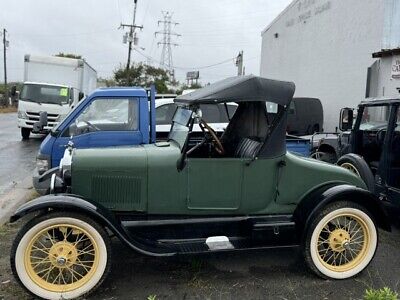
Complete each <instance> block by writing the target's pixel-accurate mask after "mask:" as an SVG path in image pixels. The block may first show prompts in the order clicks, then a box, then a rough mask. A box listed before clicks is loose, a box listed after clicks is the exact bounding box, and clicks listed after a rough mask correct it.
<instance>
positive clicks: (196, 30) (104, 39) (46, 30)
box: [0, 0, 291, 83]
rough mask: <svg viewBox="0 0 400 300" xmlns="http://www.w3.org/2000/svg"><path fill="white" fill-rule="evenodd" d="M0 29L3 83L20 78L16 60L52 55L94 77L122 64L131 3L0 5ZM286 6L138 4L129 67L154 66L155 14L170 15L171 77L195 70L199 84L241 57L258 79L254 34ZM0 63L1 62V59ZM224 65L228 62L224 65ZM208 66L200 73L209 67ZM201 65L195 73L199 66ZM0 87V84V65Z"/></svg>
mask: <svg viewBox="0 0 400 300" xmlns="http://www.w3.org/2000/svg"><path fill="white" fill-rule="evenodd" d="M1 2H2V9H1V10H0V28H1V27H5V28H6V29H7V30H8V36H7V38H8V39H9V41H10V47H9V49H8V51H7V54H8V60H7V61H8V77H9V81H21V80H23V57H24V54H28V53H29V54H40V55H53V54H56V53H58V52H65V53H75V54H79V55H82V56H83V57H84V58H85V59H86V60H87V61H88V63H89V64H90V65H92V66H93V67H94V68H95V69H96V70H97V71H98V75H99V76H101V77H110V76H112V72H113V70H114V69H115V68H116V67H118V66H119V64H120V63H122V64H125V63H126V59H127V53H128V50H127V45H125V44H123V43H122V36H123V34H124V30H122V29H118V27H119V25H120V23H121V22H122V23H130V22H131V19H132V11H133V0H68V1H60V0H35V1H33V0H2V1H1ZM290 2H291V0H201V1H200V0H198V1H194V0H168V1H166V0H138V11H137V17H136V23H137V25H143V26H144V28H143V30H142V31H140V32H139V46H140V47H143V48H145V50H140V51H141V53H138V52H134V53H133V61H135V62H138V61H147V59H146V57H150V58H152V59H153V60H152V61H151V62H152V64H154V65H158V62H159V61H160V56H161V49H162V47H161V46H160V47H157V41H158V40H160V39H161V37H158V38H155V37H154V32H155V31H156V30H162V28H161V27H159V28H157V20H159V19H162V13H161V11H170V12H173V20H174V21H176V22H179V23H180V24H179V25H178V26H176V27H175V28H174V31H175V32H177V33H179V34H181V35H182V36H181V37H179V38H176V39H174V40H175V41H176V42H177V43H178V44H179V46H178V47H174V48H173V50H172V51H173V62H174V66H175V67H176V69H175V70H176V77H177V79H178V80H180V81H183V80H184V79H185V74H186V72H187V71H192V70H197V69H199V70H200V77H201V82H203V83H207V82H214V81H216V80H218V79H221V78H224V77H227V76H231V75H235V74H236V72H237V71H236V67H235V65H234V62H233V58H234V57H235V56H236V55H237V54H238V52H239V51H240V50H243V51H244V64H245V67H246V74H249V73H253V74H259V64H260V52H261V31H262V30H263V29H264V28H265V27H266V26H267V25H268V24H269V23H270V22H271V21H272V20H273V19H274V18H275V17H276V16H277V15H278V14H279V13H280V12H281V11H282V10H283V9H284V8H285V7H286V6H287V5H288V4H289V3H290ZM1 58H2V56H1ZM229 59H231V60H230V61H228V60H229ZM220 62H225V63H222V64H218V65H216V66H213V67H208V68H204V67H206V66H209V65H214V64H217V63H220ZM200 67H202V68H200ZM0 76H1V79H0V82H2V81H3V76H4V75H3V68H2V64H1V70H0Z"/></svg>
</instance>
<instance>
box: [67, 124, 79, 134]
mask: <svg viewBox="0 0 400 300" xmlns="http://www.w3.org/2000/svg"><path fill="white" fill-rule="evenodd" d="M77 132H78V126H77V125H76V122H72V123H71V125H69V136H70V137H73V136H75V135H76V134H77Z"/></svg>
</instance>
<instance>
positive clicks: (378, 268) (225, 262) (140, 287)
mask: <svg viewBox="0 0 400 300" xmlns="http://www.w3.org/2000/svg"><path fill="white" fill-rule="evenodd" d="M20 226H21V223H18V224H17V225H11V226H3V227H2V228H1V229H0V253H1V256H0V299H4V300H6V299H7V300H8V299H33V298H30V296H29V295H28V294H26V293H25V291H23V290H22V289H21V288H20V287H19V285H18V284H17V283H16V281H15V279H14V278H13V276H12V275H11V270H10V266H9V256H8V253H9V251H10V244H11V241H12V240H13V237H14V235H15V234H16V232H17V230H18V228H19V227H20ZM380 237H381V243H380V245H379V248H378V251H377V254H376V256H375V259H374V260H373V261H372V263H371V265H370V266H369V267H368V268H367V269H366V270H365V271H364V272H363V273H361V274H360V275H359V276H357V277H355V278H352V279H349V280H343V281H332V280H323V279H320V278H318V277H316V276H315V275H313V274H311V273H310V272H309V271H308V269H307V267H306V266H305V264H304V263H303V260H302V258H301V253H300V251H299V250H298V249H279V250H265V251H255V252H236V253H219V254H213V255H202V256H195V257H193V256H181V257H175V258H152V257H144V256H141V255H138V254H136V253H133V252H131V251H130V250H128V249H127V248H126V247H125V246H123V245H122V244H121V243H119V242H118V241H117V240H115V241H114V243H113V254H114V255H113V262H112V270H111V274H110V276H109V277H108V279H107V280H106V282H105V283H104V284H103V285H102V286H101V288H100V289H99V290H98V291H97V292H95V293H94V294H93V295H92V296H90V297H88V298H87V299H104V300H106V299H152V298H151V297H152V296H156V298H155V299H362V296H363V294H364V292H365V290H366V289H368V288H371V287H373V288H381V287H383V286H388V287H390V288H392V289H393V290H396V291H397V290H398V287H399V282H400V259H399V255H398V249H399V248H400V232H399V231H398V230H397V229H396V230H395V231H394V232H393V233H391V234H389V233H386V232H381V235H380Z"/></svg>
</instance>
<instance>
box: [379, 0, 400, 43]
mask: <svg viewBox="0 0 400 300" xmlns="http://www.w3.org/2000/svg"><path fill="white" fill-rule="evenodd" d="M394 48H400V0H385V25H384V32H383V41H382V49H394Z"/></svg>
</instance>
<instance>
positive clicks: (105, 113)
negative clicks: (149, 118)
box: [52, 97, 142, 166]
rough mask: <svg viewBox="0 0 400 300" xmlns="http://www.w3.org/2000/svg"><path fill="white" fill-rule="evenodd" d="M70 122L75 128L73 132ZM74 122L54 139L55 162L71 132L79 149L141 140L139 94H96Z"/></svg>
mask: <svg viewBox="0 0 400 300" xmlns="http://www.w3.org/2000/svg"><path fill="white" fill-rule="evenodd" d="M71 124H72V126H73V127H74V130H76V132H71V127H72V126H71ZM71 124H70V126H69V127H67V128H65V130H64V131H63V133H62V134H61V136H60V137H58V138H57V139H56V141H55V142H54V145H53V151H52V166H56V165H57V164H58V163H59V161H60V159H61V158H62V156H63V155H64V150H65V146H66V144H67V143H68V141H69V140H71V136H72V141H73V143H74V146H75V148H78V149H79V148H93V147H108V146H119V145H135V144H140V143H141V142H142V134H141V132H140V128H139V99H138V98H104V97H99V98H95V99H93V100H92V101H91V102H90V104H88V106H87V107H86V108H85V109H83V111H82V112H81V113H80V114H79V115H78V116H77V117H76V118H75V120H73V121H72V122H71ZM88 124H91V125H88Z"/></svg>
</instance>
